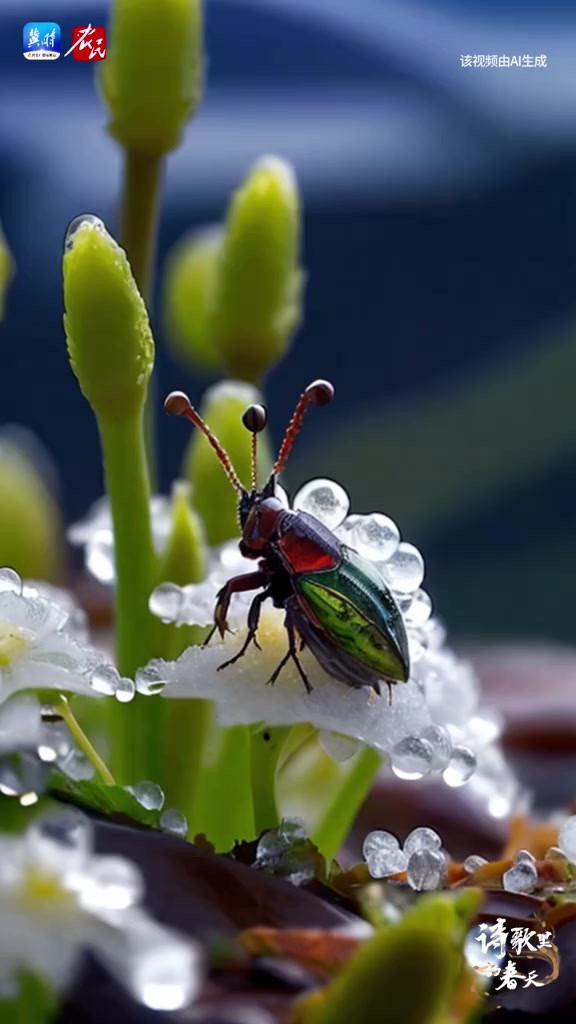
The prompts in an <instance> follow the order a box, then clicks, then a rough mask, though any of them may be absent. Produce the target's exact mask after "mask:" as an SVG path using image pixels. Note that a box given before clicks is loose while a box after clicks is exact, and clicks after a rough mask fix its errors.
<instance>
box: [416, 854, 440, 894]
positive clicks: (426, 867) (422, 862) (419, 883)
mask: <svg viewBox="0 0 576 1024" xmlns="http://www.w3.org/2000/svg"><path fill="white" fill-rule="evenodd" d="M445 875H446V858H445V857H444V854H443V853H440V851H439V850H431V849H420V850H415V851H414V853H413V854H412V855H411V857H410V859H409V861H408V867H407V868H406V878H407V880H408V884H409V886H410V888H411V889H414V890H415V891H416V892H432V890H433V889H438V888H439V886H440V885H441V884H442V881H443V879H444V877H445Z"/></svg>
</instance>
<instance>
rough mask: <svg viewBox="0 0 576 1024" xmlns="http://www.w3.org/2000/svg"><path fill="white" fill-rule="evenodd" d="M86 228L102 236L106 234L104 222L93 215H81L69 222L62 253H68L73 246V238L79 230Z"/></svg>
mask: <svg viewBox="0 0 576 1024" xmlns="http://www.w3.org/2000/svg"><path fill="white" fill-rule="evenodd" d="M84 226H87V227H90V228H93V229H94V230H95V231H100V232H101V233H102V234H105V233H106V228H105V227H104V222H103V221H101V220H100V217H97V216H96V214H94V213H81V214H80V216H79V217H74V219H73V220H71V221H70V223H69V225H68V227H67V229H66V234H65V236H64V251H65V252H69V251H70V249H72V248H73V246H74V236H75V235H76V234H77V232H78V231H79V230H80V228H82V227H84Z"/></svg>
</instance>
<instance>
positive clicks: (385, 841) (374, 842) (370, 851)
mask: <svg viewBox="0 0 576 1024" xmlns="http://www.w3.org/2000/svg"><path fill="white" fill-rule="evenodd" d="M399 849H400V843H399V842H398V839H397V838H396V836H395V835H394V834H393V833H392V832H384V831H382V830H381V829H375V830H374V831H373V832H369V833H368V835H367V836H366V838H365V840H364V843H363V844H362V856H363V857H364V860H368V858H369V857H373V856H374V855H375V854H379V853H383V854H385V853H390V852H395V851H396V850H399Z"/></svg>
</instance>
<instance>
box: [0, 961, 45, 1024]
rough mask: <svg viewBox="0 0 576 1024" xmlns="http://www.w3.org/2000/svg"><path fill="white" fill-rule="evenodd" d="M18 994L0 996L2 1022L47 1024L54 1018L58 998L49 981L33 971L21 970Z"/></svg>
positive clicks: (18, 978) (4, 1023)
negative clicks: (6, 996)
mask: <svg viewBox="0 0 576 1024" xmlns="http://www.w3.org/2000/svg"><path fill="white" fill-rule="evenodd" d="M17 985H18V995H17V996H15V997H14V998H13V999H1V998H0V1020H1V1021H2V1024H45V1022H47V1021H51V1020H53V1019H54V1016H55V1014H56V1010H57V1006H58V1003H57V999H56V996H55V994H54V992H53V990H52V988H51V987H50V985H49V983H48V982H47V981H46V980H45V979H44V978H40V977H39V976H38V975H37V974H33V973H32V972H31V971H20V972H19V974H18V977H17Z"/></svg>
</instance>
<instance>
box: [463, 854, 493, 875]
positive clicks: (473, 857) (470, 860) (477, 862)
mask: <svg viewBox="0 0 576 1024" xmlns="http://www.w3.org/2000/svg"><path fill="white" fill-rule="evenodd" d="M488 863H489V862H488V861H487V860H486V857H481V856H480V854H478V853H471V854H470V856H469V857H466V860H465V861H464V863H463V865H462V867H463V868H464V871H468V872H469V874H471V875H473V874H474V872H475V871H478V870H479V869H480V868H483V867H484V865H485V864H488Z"/></svg>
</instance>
